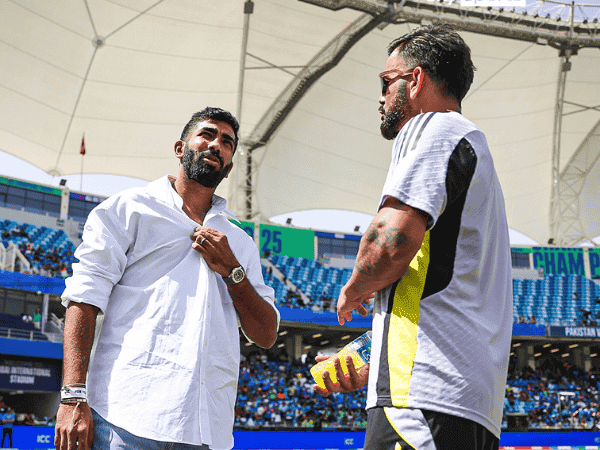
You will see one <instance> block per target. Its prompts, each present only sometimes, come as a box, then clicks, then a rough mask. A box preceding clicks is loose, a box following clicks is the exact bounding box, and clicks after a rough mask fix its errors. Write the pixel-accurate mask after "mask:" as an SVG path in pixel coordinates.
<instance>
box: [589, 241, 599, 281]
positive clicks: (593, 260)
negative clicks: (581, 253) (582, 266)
mask: <svg viewBox="0 0 600 450" xmlns="http://www.w3.org/2000/svg"><path fill="white" fill-rule="evenodd" d="M588 255H589V257H590V276H591V277H592V278H594V277H600V249H599V248H590V249H589V250H588Z"/></svg>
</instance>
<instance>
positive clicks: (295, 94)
mask: <svg viewBox="0 0 600 450" xmlns="http://www.w3.org/2000/svg"><path fill="white" fill-rule="evenodd" d="M395 12H396V11H395V9H394V8H391V7H390V8H385V9H384V10H383V11H382V12H381V13H378V14H377V15H375V16H372V15H370V14H363V15H361V16H360V17H359V18H358V19H356V20H355V21H354V22H352V23H351V24H350V25H348V26H347V27H346V28H345V29H344V30H343V31H342V32H340V33H339V34H338V35H337V36H336V37H335V38H334V39H333V40H332V41H331V42H329V43H328V44H327V45H326V46H325V47H324V48H323V49H321V50H320V51H319V53H318V54H317V55H316V56H314V57H313V58H312V59H311V60H310V61H309V63H308V64H307V65H306V66H305V67H304V68H303V69H302V70H301V71H300V72H299V73H298V75H297V76H296V77H295V78H294V79H292V81H291V82H290V83H289V84H288V85H287V86H286V87H285V88H284V89H283V91H282V92H281V93H280V94H279V96H278V97H277V98H276V99H275V101H274V102H273V103H272V104H271V106H270V107H269V108H268V109H267V112H266V113H265V114H264V115H263V117H262V118H261V119H260V120H259V121H258V123H257V125H256V126H255V128H254V130H253V131H252V133H250V135H249V136H248V137H246V138H243V139H242V140H241V142H240V144H241V147H242V152H240V153H241V154H245V155H246V173H245V178H244V179H243V180H235V177H234V180H235V181H234V180H232V181H234V183H235V187H234V189H233V192H231V193H230V195H229V199H228V200H229V202H228V203H229V205H230V207H232V211H233V212H234V213H235V214H236V215H241V216H242V217H244V219H245V220H252V219H255V218H259V217H260V206H259V205H258V201H257V196H256V185H257V180H256V178H257V169H258V167H257V165H256V163H255V162H254V161H253V158H252V153H253V152H254V151H255V150H257V149H259V148H261V147H263V146H265V145H266V144H267V143H268V142H269V140H270V139H271V138H272V137H273V135H274V134H275V132H276V131H277V129H278V128H279V127H280V126H281V124H282V123H283V121H284V120H285V119H286V118H287V116H288V115H289V114H290V113H291V112H292V110H293V109H294V107H295V106H296V105H297V104H298V102H299V101H300V99H302V97H303V96H304V94H306V92H308V90H309V89H310V87H311V86H312V85H313V84H314V83H316V82H317V81H318V80H319V79H320V78H321V77H322V76H323V75H324V74H326V73H327V72H328V71H329V70H331V69H333V68H334V67H335V66H336V65H337V64H338V63H339V62H340V61H341V59H342V58H343V57H344V56H345V55H346V53H348V51H349V50H350V49H351V48H352V47H353V46H354V44H356V43H357V42H358V41H359V40H360V39H361V38H362V37H363V36H365V35H366V34H368V33H369V32H370V31H371V30H373V29H374V28H375V27H377V26H378V25H380V24H382V23H387V22H389V20H390V17H391V15H393V14H394V13H395ZM241 198H244V204H243V205H241V204H240V201H239V199H241Z"/></svg>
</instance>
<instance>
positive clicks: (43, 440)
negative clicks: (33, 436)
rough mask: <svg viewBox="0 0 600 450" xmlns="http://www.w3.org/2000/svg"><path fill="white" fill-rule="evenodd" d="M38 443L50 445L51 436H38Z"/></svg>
mask: <svg viewBox="0 0 600 450" xmlns="http://www.w3.org/2000/svg"><path fill="white" fill-rule="evenodd" d="M37 441H38V444H49V443H50V435H49V434H38V437H37Z"/></svg>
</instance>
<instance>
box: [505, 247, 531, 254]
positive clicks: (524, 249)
mask: <svg viewBox="0 0 600 450" xmlns="http://www.w3.org/2000/svg"><path fill="white" fill-rule="evenodd" d="M510 251H511V252H513V253H533V249H532V248H531V247H511V248H510Z"/></svg>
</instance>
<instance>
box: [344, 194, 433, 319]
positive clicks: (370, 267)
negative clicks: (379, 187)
mask: <svg viewBox="0 0 600 450" xmlns="http://www.w3.org/2000/svg"><path fill="white" fill-rule="evenodd" d="M427 219H428V216H427V214H425V213H423V212H422V211H420V210H418V209H415V208H412V207H410V206H408V205H406V204H404V203H402V202H401V201H400V200H398V199H396V198H394V197H387V198H386V199H385V201H384V203H383V206H382V207H381V209H380V210H379V213H378V214H377V216H375V218H374V219H373V221H372V222H371V225H370V226H369V229H368V230H367V232H366V233H365V234H364V235H363V237H362V239H361V241H360V247H359V249H358V256H357V258H356V264H355V266H354V270H353V271H352V276H351V277H350V280H348V283H346V285H345V286H344V287H343V288H342V291H341V293H340V297H339V299H338V306H337V309H338V321H339V323H340V324H342V325H343V324H344V322H345V321H346V320H352V311H354V310H356V311H357V312H358V313H359V314H361V315H362V316H365V315H366V314H367V310H366V309H365V307H364V306H363V303H365V304H368V303H369V301H370V300H369V299H371V298H372V297H373V295H374V294H375V292H377V291H378V290H381V289H383V288H385V287H387V286H389V285H390V284H392V283H394V282H395V281H397V280H399V279H400V278H401V277H402V276H403V275H404V273H405V272H406V270H407V269H408V266H409V264H410V262H411V261H412V259H413V258H414V256H415V255H416V253H417V251H418V250H419V248H420V247H421V244H422V242H423V236H424V235H425V231H426V227H427Z"/></svg>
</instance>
